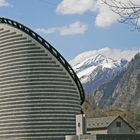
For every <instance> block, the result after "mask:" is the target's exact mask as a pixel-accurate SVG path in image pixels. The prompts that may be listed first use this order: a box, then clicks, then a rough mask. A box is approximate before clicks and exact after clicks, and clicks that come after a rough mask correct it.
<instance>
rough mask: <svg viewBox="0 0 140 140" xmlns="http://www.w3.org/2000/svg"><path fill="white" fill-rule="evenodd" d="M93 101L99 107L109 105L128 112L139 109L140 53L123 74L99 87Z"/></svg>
mask: <svg viewBox="0 0 140 140" xmlns="http://www.w3.org/2000/svg"><path fill="white" fill-rule="evenodd" d="M99 96H100V98H99ZM94 99H95V100H96V104H98V106H100V107H106V106H110V105H111V106H112V107H115V108H116V107H117V108H118V107H121V108H126V109H129V110H131V109H132V110H134V109H137V108H139V106H140V53H138V54H137V55H136V56H135V57H134V59H132V61H131V62H130V63H129V64H128V67H127V69H126V70H125V71H124V72H122V73H121V74H119V75H118V76H116V77H115V78H114V79H112V80H111V81H109V82H107V83H105V84H103V85H102V86H100V87H99V88H98V89H97V90H96V92H95V96H94Z"/></svg>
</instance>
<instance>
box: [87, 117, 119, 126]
mask: <svg viewBox="0 0 140 140" xmlns="http://www.w3.org/2000/svg"><path fill="white" fill-rule="evenodd" d="M117 118H118V116H109V117H99V118H87V129H90V128H107V127H108V126H109V125H110V124H111V123H112V122H113V121H114V120H115V119H117Z"/></svg>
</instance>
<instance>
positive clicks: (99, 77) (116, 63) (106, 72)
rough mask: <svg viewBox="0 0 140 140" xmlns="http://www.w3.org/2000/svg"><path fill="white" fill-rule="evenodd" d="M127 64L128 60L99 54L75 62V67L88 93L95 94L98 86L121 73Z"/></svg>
mask: <svg viewBox="0 0 140 140" xmlns="http://www.w3.org/2000/svg"><path fill="white" fill-rule="evenodd" d="M126 66H127V60H124V59H121V60H113V59H111V58H107V57H106V56H104V55H102V54H97V55H96V56H92V57H89V58H86V59H85V60H84V61H82V62H80V63H75V64H74V65H73V69H74V70H75V72H76V73H77V75H78V77H79V78H80V80H81V82H82V84H83V86H84V89H85V91H86V93H88V94H94V92H95V90H96V89H97V88H98V87H100V86H101V85H102V84H104V83H106V82H107V81H109V80H110V79H112V78H114V77H116V76H117V75H119V74H120V73H121V72H122V70H124V69H125V67H126Z"/></svg>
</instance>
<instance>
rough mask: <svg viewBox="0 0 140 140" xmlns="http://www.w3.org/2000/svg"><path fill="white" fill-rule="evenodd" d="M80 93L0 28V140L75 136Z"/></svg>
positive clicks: (25, 40) (25, 42)
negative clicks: (2, 139) (3, 139)
mask: <svg viewBox="0 0 140 140" xmlns="http://www.w3.org/2000/svg"><path fill="white" fill-rule="evenodd" d="M79 113H80V93H79V91H78V88H77V86H76V84H75V81H74V80H73V79H72V78H71V76H70V74H69V73H68V72H67V70H66V69H65V68H64V67H63V66H62V65H61V63H60V62H59V61H58V60H57V58H55V57H54V56H53V55H52V54H51V53H50V52H49V51H48V50H47V49H46V48H45V47H44V46H43V45H41V44H40V43H38V42H37V41H36V40H35V39H33V38H32V37H30V36H29V35H27V34H26V33H24V32H22V31H20V30H18V29H16V28H14V27H12V26H10V25H7V24H2V23H1V24H0V139H1V138H8V139H9V140H10V139H25V140H28V139H29V140H34V139H37V140H39V139H41V140H43V139H45V140H53V139H54V140H63V139H64V137H65V135H75V131H76V130H75V115H76V114H79Z"/></svg>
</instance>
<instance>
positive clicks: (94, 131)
mask: <svg viewBox="0 0 140 140" xmlns="http://www.w3.org/2000/svg"><path fill="white" fill-rule="evenodd" d="M87 133H88V134H91V135H93V134H107V129H105V130H90V131H87Z"/></svg>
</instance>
